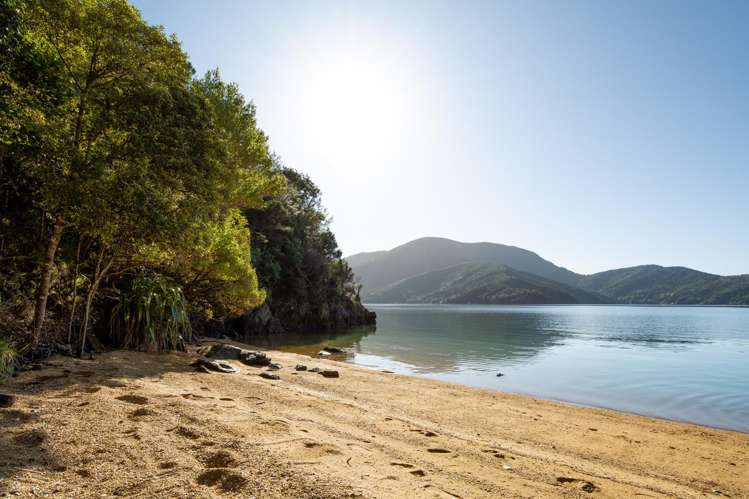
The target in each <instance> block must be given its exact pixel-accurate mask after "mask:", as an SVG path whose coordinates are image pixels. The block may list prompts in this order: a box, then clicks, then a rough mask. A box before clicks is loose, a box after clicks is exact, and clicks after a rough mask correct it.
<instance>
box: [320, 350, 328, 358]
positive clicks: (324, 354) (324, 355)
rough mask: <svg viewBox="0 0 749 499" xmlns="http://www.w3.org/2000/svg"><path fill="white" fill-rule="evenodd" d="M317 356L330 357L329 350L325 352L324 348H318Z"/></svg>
mask: <svg viewBox="0 0 749 499" xmlns="http://www.w3.org/2000/svg"><path fill="white" fill-rule="evenodd" d="M317 356H318V357H330V352H326V351H325V350H320V351H319V352H317Z"/></svg>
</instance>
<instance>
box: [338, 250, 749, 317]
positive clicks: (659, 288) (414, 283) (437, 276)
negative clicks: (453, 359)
mask: <svg viewBox="0 0 749 499" xmlns="http://www.w3.org/2000/svg"><path fill="white" fill-rule="evenodd" d="M347 261H348V262H349V264H350V265H351V267H352V269H353V270H354V273H355V274H356V277H357V279H359V281H360V283H361V284H362V291H361V294H362V299H363V300H364V301H365V302H367V301H371V302H380V303H382V302H400V301H403V302H427V303H433V302H439V303H528V304H531V303H537V304H543V303H602V302H603V303H632V304H637V303H639V304H679V305H695V304H705V305H749V275H739V276H718V275H714V274H707V273H705V272H699V271H696V270H692V269H687V268H684V267H660V266H658V265H643V266H639V267H630V268H625V269H617V270H609V271H605V272H599V273H597V274H592V275H581V274H576V273H574V272H571V271H569V270H567V269H565V268H563V267H558V266H556V265H554V264H552V263H551V262H548V261H547V260H544V259H543V258H541V257H540V256H538V255H537V254H535V253H532V252H530V251H527V250H524V249H521V248H515V247H513V246H505V245H502V244H492V243H461V242H457V241H451V240H449V239H442V238H422V239H417V240H415V241H411V242H409V243H406V244H404V245H401V246H398V247H397V248H394V249H392V250H390V251H377V252H371V253H361V254H358V255H352V256H350V257H348V258H347ZM467 263H470V264H471V265H466V264H467ZM498 266H501V267H503V268H498ZM560 286H561V287H560Z"/></svg>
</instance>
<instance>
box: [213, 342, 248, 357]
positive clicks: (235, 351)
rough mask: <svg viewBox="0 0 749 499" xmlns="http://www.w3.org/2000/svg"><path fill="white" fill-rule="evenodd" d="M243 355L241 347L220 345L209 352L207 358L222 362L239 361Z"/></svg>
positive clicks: (214, 346)
mask: <svg viewBox="0 0 749 499" xmlns="http://www.w3.org/2000/svg"><path fill="white" fill-rule="evenodd" d="M243 353H244V350H242V349H241V348H239V347H235V346H234V345H226V344H224V343H221V344H219V345H213V346H212V347H211V349H210V350H209V351H208V354H207V355H206V357H210V358H212V359H221V360H239V359H240V358H241V356H242V354H243Z"/></svg>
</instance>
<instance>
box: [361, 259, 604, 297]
mask: <svg viewBox="0 0 749 499" xmlns="http://www.w3.org/2000/svg"><path fill="white" fill-rule="evenodd" d="M369 300H370V301H371V302H379V303H462V304H467V303H474V304H501V305H529V304H576V303H607V302H608V301H610V300H607V299H606V298H605V297H602V296H599V295H597V294H595V293H591V292H588V291H583V290H582V289H578V288H574V287H571V286H566V285H564V284H561V283H558V282H555V281H552V280H549V279H545V278H543V277H540V276H537V275H534V274H528V273H525V272H520V271H517V270H515V269H513V268H510V267H507V266H504V265H492V264H481V263H462V264H459V265H454V266H452V267H448V268H446V269H441V270H433V271H431V272H427V273H424V274H420V275H418V276H414V277H410V278H408V279H404V280H402V281H398V282H397V283H395V284H393V285H391V286H388V287H387V288H385V289H383V290H381V291H378V292H375V293H371V294H370V295H369Z"/></svg>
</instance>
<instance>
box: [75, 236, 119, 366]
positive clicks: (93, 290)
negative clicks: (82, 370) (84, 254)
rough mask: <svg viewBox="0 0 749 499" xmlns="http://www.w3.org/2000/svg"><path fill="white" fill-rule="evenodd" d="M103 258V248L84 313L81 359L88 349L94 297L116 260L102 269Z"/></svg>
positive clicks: (110, 261)
mask: <svg viewBox="0 0 749 499" xmlns="http://www.w3.org/2000/svg"><path fill="white" fill-rule="evenodd" d="M103 257H104V249H103V248H102V250H101V252H100V253H99V261H98V262H97V263H96V271H95V273H94V280H93V282H92V283H91V288H90V289H89V291H88V296H87V297H86V309H85V311H84V313H83V324H81V350H80V352H79V355H78V356H79V357H83V351H84V349H85V347H86V333H87V332H88V321H89V318H90V317H91V305H92V304H93V302H94V297H95V296H96V292H97V291H98V290H99V285H100V284H101V281H102V280H103V279H104V277H105V276H106V275H107V272H108V271H109V268H110V267H111V266H112V262H113V261H114V259H112V260H109V262H108V263H107V264H106V265H105V266H104V267H103V268H102V267H101V262H102V259H103Z"/></svg>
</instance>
